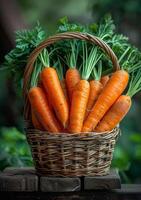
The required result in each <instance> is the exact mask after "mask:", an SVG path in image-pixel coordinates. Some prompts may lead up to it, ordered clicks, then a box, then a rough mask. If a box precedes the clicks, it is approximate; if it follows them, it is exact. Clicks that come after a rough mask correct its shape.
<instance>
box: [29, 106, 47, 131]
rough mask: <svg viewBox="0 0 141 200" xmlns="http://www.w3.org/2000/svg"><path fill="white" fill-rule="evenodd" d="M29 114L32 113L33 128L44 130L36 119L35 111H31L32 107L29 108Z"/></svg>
mask: <svg viewBox="0 0 141 200" xmlns="http://www.w3.org/2000/svg"><path fill="white" fill-rule="evenodd" d="M31 114H32V123H33V126H34V128H36V129H38V130H44V128H43V126H42V124H41V123H40V122H39V120H38V119H37V116H36V114H35V112H34V111H33V109H31Z"/></svg>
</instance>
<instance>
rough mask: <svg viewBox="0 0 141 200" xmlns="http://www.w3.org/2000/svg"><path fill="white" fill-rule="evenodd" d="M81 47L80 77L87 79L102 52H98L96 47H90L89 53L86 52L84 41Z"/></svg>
mask: <svg viewBox="0 0 141 200" xmlns="http://www.w3.org/2000/svg"><path fill="white" fill-rule="evenodd" d="M82 49H83V64H82V79H85V80H88V79H89V77H90V75H91V73H92V71H93V69H94V67H95V65H96V64H97V63H98V61H99V60H100V58H101V56H102V54H101V53H99V51H98V48H97V47H92V49H91V50H90V53H88V46H87V44H86V42H82ZM96 76H97V75H96Z"/></svg>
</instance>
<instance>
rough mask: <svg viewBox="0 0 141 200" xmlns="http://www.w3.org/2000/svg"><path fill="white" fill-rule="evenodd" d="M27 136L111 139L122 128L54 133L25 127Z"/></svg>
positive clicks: (65, 138)
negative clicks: (103, 130)
mask: <svg viewBox="0 0 141 200" xmlns="http://www.w3.org/2000/svg"><path fill="white" fill-rule="evenodd" d="M25 132H26V135H27V137H38V138H40V137H41V138H42V139H43V138H44V139H46V138H47V139H48V140H61V141H65V140H77V139H78V140H93V139H95V140H107V139H108V140H109V139H110V138H113V137H114V138H115V137H117V136H118V135H119V134H120V132H121V131H120V128H119V127H115V128H114V129H113V130H111V131H105V132H100V133H98V132H85V133H52V132H48V131H40V130H38V129H34V128H25Z"/></svg>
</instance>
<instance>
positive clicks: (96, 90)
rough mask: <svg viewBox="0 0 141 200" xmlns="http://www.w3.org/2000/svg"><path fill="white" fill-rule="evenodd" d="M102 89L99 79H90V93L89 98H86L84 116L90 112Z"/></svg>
mask: <svg viewBox="0 0 141 200" xmlns="http://www.w3.org/2000/svg"><path fill="white" fill-rule="evenodd" d="M102 89H103V87H102V84H101V83H100V82H99V81H96V80H92V81H90V94H89V99H88V103H87V109H86V114H85V118H86V117H87V116H88V115H89V113H90V112H91V110H92V108H93V106H94V104H95V102H96V100H97V98H98V96H99V94H100V93H101V91H102Z"/></svg>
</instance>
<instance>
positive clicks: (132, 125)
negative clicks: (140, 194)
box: [0, 0, 141, 183]
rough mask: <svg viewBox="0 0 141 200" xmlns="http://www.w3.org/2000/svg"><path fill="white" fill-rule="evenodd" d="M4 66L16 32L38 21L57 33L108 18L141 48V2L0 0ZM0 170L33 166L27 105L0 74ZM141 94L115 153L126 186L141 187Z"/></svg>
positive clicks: (9, 80)
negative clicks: (60, 24) (62, 21)
mask: <svg viewBox="0 0 141 200" xmlns="http://www.w3.org/2000/svg"><path fill="white" fill-rule="evenodd" d="M0 12H1V16H0V44H1V46H0V62H1V63H2V62H3V59H4V55H5V54H6V53H7V52H8V51H9V50H10V49H12V48H13V47H14V31H15V30H17V29H21V28H25V27H32V26H34V25H35V24H36V22H37V21H40V23H41V25H43V27H44V28H45V30H46V31H47V32H48V33H53V31H54V30H55V28H56V25H57V21H58V19H59V18H61V17H63V16H68V18H69V20H70V21H73V22H78V23H82V24H87V23H91V22H96V21H98V20H99V19H100V18H101V17H103V16H104V15H105V14H107V13H110V14H111V15H112V17H113V19H114V21H115V24H116V27H117V31H118V32H119V33H123V34H125V35H126V36H128V37H129V39H130V41H131V43H133V44H134V45H136V46H138V47H139V48H141V40H140V35H141V23H140V21H141V1H140V0H136V1H134V0H126V1H123V0H116V2H115V1H114V0H77V1H76V0H67V1H66V0H59V1H58V0H52V1H50V0H41V1H36V0H30V1H29V0H19V1H16V0H5V1H4V0H1V7H0ZM0 83H1V84H0V152H1V153H0V170H2V169H4V168H5V167H7V166H30V165H32V164H33V163H32V159H31V154H30V150H29V147H28V145H27V142H26V138H25V135H24V129H23V117H22V113H23V101H22V96H21V92H20V91H17V90H16V89H15V86H14V83H13V80H12V78H11V77H10V75H9V73H8V72H4V71H0ZM140 101H141V94H138V95H136V96H135V97H134V99H133V105H132V108H131V110H130V112H129V113H128V115H127V116H126V118H125V119H124V120H123V121H122V123H121V130H122V134H121V137H120V139H119V140H118V143H117V145H116V149H115V152H114V158H113V162H112V166H113V167H116V168H118V169H119V170H120V175H121V178H122V182H124V183H141V123H140V117H141V114H140V113H141V104H140Z"/></svg>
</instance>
